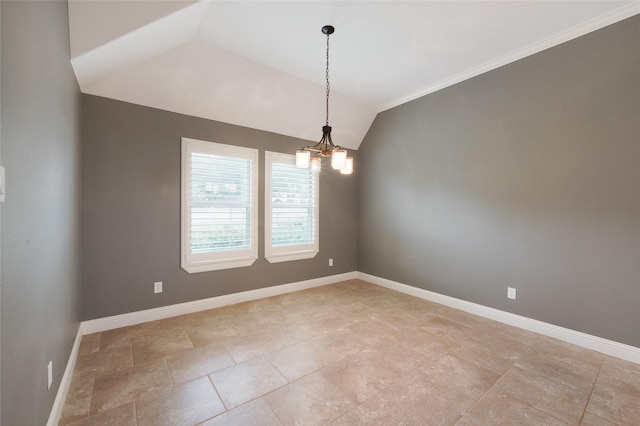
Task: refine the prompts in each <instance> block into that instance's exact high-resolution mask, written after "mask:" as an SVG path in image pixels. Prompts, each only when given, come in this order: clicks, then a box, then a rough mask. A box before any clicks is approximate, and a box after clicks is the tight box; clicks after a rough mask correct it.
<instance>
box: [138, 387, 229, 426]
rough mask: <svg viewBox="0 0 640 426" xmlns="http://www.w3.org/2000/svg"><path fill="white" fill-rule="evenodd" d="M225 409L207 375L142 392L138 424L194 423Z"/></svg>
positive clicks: (157, 425) (141, 425)
mask: <svg viewBox="0 0 640 426" xmlns="http://www.w3.org/2000/svg"><path fill="white" fill-rule="evenodd" d="M224 411H225V408H224V406H223V405H222V401H220V398H218V395H217V393H216V391H215V390H214V389H213V385H212V384H211V382H210V381H209V378H208V377H201V378H200V379H196V380H194V381H191V382H187V383H184V384H182V385H180V386H176V387H174V388H171V389H168V390H165V391H160V392H155V393H152V394H146V395H142V396H141V397H140V398H139V399H138V400H137V401H136V418H137V421H138V426H147V425H148V426H175V425H195V424H197V423H200V422H203V421H205V420H207V419H210V418H212V417H214V416H216V415H218V414H220V413H222V412H224Z"/></svg>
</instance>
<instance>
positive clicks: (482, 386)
mask: <svg viewBox="0 0 640 426" xmlns="http://www.w3.org/2000/svg"><path fill="white" fill-rule="evenodd" d="M420 370H422V371H423V372H424V373H425V374H426V376H425V378H426V379H427V380H428V381H429V383H430V384H431V385H432V386H438V387H442V388H446V384H447V383H453V384H455V386H457V387H458V388H459V389H460V390H461V391H463V392H464V393H465V394H467V395H470V396H472V397H473V398H474V399H478V398H480V397H481V396H482V395H483V394H484V393H485V392H486V391H487V390H489V388H491V387H492V386H493V385H494V384H495V383H496V382H497V381H498V379H499V378H500V375H499V374H498V373H496V372H494V371H491V370H488V369H486V368H484V367H481V366H479V365H478V364H476V363H473V362H471V361H468V360H464V359H460V358H456V357H454V356H452V355H449V354H443V355H440V356H439V357H437V358H435V359H433V360H432V361H429V362H427V363H425V364H423V365H422V366H421V367H420Z"/></svg>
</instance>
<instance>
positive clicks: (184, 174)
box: [180, 137, 259, 274]
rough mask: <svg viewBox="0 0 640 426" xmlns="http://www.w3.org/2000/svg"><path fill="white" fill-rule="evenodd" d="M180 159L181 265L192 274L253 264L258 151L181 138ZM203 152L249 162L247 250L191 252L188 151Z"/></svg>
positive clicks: (256, 235) (255, 233) (256, 224)
mask: <svg viewBox="0 0 640 426" xmlns="http://www.w3.org/2000/svg"><path fill="white" fill-rule="evenodd" d="M181 145H182V146H181V148H182V159H181V167H180V192H181V194H180V203H181V215H180V266H181V267H182V269H184V270H185V271H187V272H189V273H190V274H191V273H197V272H206V271H218V270H221V269H230V268H240V267H245V266H250V265H252V264H253V263H254V262H255V261H256V260H257V259H258V209H259V206H258V162H259V151H258V150H257V149H253V148H245V147H240V146H234V145H226V144H221V143H216V142H208V141H202V140H198V139H190V138H184V137H183V138H181ZM193 152H201V153H205V154H212V155H221V156H227V157H236V158H244V159H248V160H250V161H251V177H250V182H251V196H250V205H251V214H250V216H249V218H250V220H251V225H250V232H251V237H250V238H251V245H250V248H249V249H243V250H230V251H221V252H216V253H197V254H193V253H191V232H190V228H191V207H190V204H191V190H190V188H191V154H192V153H193Z"/></svg>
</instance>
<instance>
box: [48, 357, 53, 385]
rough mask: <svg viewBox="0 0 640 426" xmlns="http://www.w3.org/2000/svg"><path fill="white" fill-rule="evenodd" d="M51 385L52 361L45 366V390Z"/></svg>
mask: <svg viewBox="0 0 640 426" xmlns="http://www.w3.org/2000/svg"><path fill="white" fill-rule="evenodd" d="M52 383H53V361H49V364H48V365H47V389H51V384H52Z"/></svg>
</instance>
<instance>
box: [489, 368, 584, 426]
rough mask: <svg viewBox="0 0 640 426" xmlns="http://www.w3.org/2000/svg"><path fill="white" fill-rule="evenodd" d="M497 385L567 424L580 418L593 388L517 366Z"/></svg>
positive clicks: (574, 422)
mask: <svg viewBox="0 0 640 426" xmlns="http://www.w3.org/2000/svg"><path fill="white" fill-rule="evenodd" d="M496 387H497V388H498V389H500V390H502V391H503V392H506V393H508V394H509V395H511V396H513V397H515V398H517V399H519V400H521V401H527V403H528V404H530V405H532V406H534V407H535V408H537V409H539V410H542V411H544V412H545V413H547V414H550V415H552V416H553V417H555V418H557V419H559V420H562V421H564V422H566V423H571V424H576V423H578V422H579V421H580V418H581V417H582V413H583V412H584V409H585V407H586V405H587V401H588V399H589V391H590V390H585V389H582V390H579V389H576V388H574V387H572V386H569V385H566V384H564V383H562V382H560V381H558V380H556V378H555V377H549V376H545V375H540V374H539V373H537V372H534V371H530V370H524V369H522V368H520V367H518V366H513V367H512V368H511V369H510V370H509V371H507V373H506V374H505V375H504V376H503V377H502V378H501V379H500V380H499V381H498V383H497V384H496Z"/></svg>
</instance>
